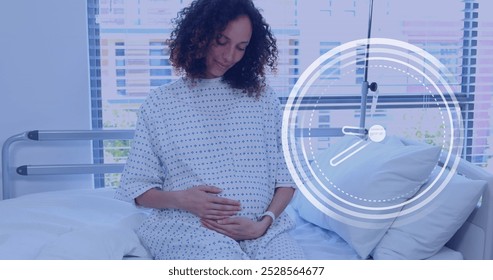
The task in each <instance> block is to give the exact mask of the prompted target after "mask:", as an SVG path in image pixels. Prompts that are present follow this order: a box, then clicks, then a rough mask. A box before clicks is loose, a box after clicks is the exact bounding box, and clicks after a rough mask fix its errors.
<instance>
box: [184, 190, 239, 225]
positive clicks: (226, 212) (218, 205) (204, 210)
mask: <svg viewBox="0 0 493 280" xmlns="http://www.w3.org/2000/svg"><path fill="white" fill-rule="evenodd" d="M221 191H222V190H221V189H220V188H217V187H214V186H207V185H200V186H195V187H192V188H190V189H187V190H184V191H180V195H179V196H178V197H177V199H178V201H177V202H178V203H179V204H180V207H179V208H181V209H183V210H187V211H189V212H191V213H193V214H195V215H196V216H198V217H199V218H201V219H211V220H220V219H225V218H228V217H231V216H233V215H235V214H236V213H238V211H240V210H241V207H240V202H239V201H237V200H232V199H228V198H223V197H219V196H217V194H219V193H221Z"/></svg>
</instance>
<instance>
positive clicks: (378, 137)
mask: <svg viewBox="0 0 493 280" xmlns="http://www.w3.org/2000/svg"><path fill="white" fill-rule="evenodd" d="M348 128H349V129H358V130H361V129H360V128H359V127H349V126H344V127H343V128H342V132H343V133H344V134H346V135H362V133H357V132H350V131H348V130H347V129H348ZM364 135H365V136H366V133H365V134H364ZM385 136H386V131H385V128H384V127H383V126H381V125H378V124H376V125H373V126H372V127H370V129H369V131H368V138H369V139H370V140H371V141H367V139H366V137H365V138H362V139H360V140H359V141H357V142H356V143H354V144H352V145H351V146H349V147H348V148H346V149H345V150H343V151H342V152H340V153H338V154H337V155H335V156H334V157H332V158H331V159H330V161H329V163H330V165H332V166H337V165H339V164H341V163H342V162H344V161H345V160H346V159H348V158H350V157H351V156H353V155H354V154H356V153H357V152H359V151H361V150H363V149H364V148H365V147H366V146H368V145H369V144H370V143H371V142H377V143H378V142H381V141H383V139H385Z"/></svg>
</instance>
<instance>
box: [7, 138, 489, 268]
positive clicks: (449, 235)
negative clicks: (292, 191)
mask: <svg viewBox="0 0 493 280" xmlns="http://www.w3.org/2000/svg"><path fill="white" fill-rule="evenodd" d="M132 137H133V131H131V130H101V131H91V130H87V131H85V130H84V131H80V130H78V131H28V132H24V133H21V134H18V135H14V136H12V137H10V138H9V139H7V140H6V141H5V143H4V145H3V149H2V183H3V184H2V185H3V192H2V193H3V200H2V201H0V259H149V258H150V255H149V254H148V252H147V250H146V249H145V248H144V246H143V245H142V244H141V243H140V242H139V239H138V237H137V235H136V233H135V230H136V228H137V227H138V226H139V224H140V222H141V221H142V220H143V219H144V218H145V217H146V215H147V213H148V210H146V209H144V208H139V207H136V206H134V205H133V204H130V203H127V202H123V201H119V200H116V199H114V198H113V194H114V192H115V189H113V188H99V189H70V186H67V189H66V190H60V191H43V190H41V189H39V190H37V192H36V193H32V194H25V195H20V196H18V195H17V194H16V190H15V188H14V184H13V182H14V181H15V180H16V179H19V178H24V177H25V176H28V177H34V178H40V177H42V176H46V175H47V174H48V175H56V174H74V175H75V174H102V173H119V172H121V171H122V170H123V164H55V165H53V164H50V165H29V164H27V165H24V164H23V165H16V166H11V163H12V162H13V159H12V154H13V153H12V151H14V150H15V149H21V148H23V147H25V145H24V144H25V143H26V142H27V143H28V144H32V145H36V144H37V143H39V142H43V141H50V142H52V141H55V142H57V141H63V142H65V141H80V140H84V141H93V140H103V139H131V138H132ZM19 143H24V144H23V145H18V144H19ZM457 170H458V174H457V175H456V176H460V178H459V179H458V181H457V182H459V184H460V188H459V190H463V189H467V188H469V186H470V185H471V183H474V184H476V185H478V184H479V185H480V186H481V192H480V193H479V194H475V195H471V196H469V200H470V201H468V202H467V203H465V202H464V203H463V202H456V201H450V202H447V205H448V206H449V207H448V208H447V207H445V208H447V209H448V210H455V212H454V213H451V214H450V216H443V215H448V214H447V212H446V211H445V210H444V211H441V210H440V209H441V208H440V209H435V211H433V212H432V213H431V214H430V215H429V216H430V217H431V218H432V219H435V220H432V221H427V222H428V224H426V223H425V224H424V226H423V227H419V226H416V225H413V224H411V225H409V226H408V227H406V226H404V227H402V228H396V229H393V230H392V227H390V228H387V229H386V230H387V232H385V233H384V234H385V235H384V236H383V237H382V238H380V241H379V242H378V243H377V244H376V246H375V248H373V249H372V252H371V253H370V254H368V256H366V255H362V254H360V253H359V252H358V250H357V249H355V245H354V244H352V243H351V242H352V241H353V240H348V239H347V238H346V239H344V238H342V237H341V236H340V234H339V233H338V231H337V230H331V229H328V228H327V227H324V226H323V225H321V224H318V223H317V222H316V221H315V222H314V221H313V220H311V218H312V217H311V216H306V215H307V214H306V213H304V214H303V213H302V212H303V209H302V208H303V207H302V206H303V205H301V206H300V204H299V203H303V200H302V199H301V198H300V196H301V194H300V193H297V197H296V198H295V199H294V200H293V201H297V202H298V204H297V205H295V204H293V205H290V206H288V208H287V209H286V211H287V212H288V214H289V215H290V216H291V217H292V219H293V220H294V221H295V223H296V228H295V229H294V230H293V231H292V232H291V234H292V235H293V237H294V238H295V239H296V240H297V241H298V242H299V243H300V245H301V246H302V247H303V249H304V251H305V255H306V258H307V259H371V258H375V259H381V258H383V259H384V258H396V259H399V258H401V259H406V258H412V259H414V258H419V259H493V196H492V191H493V176H492V175H491V174H489V173H488V172H485V171H484V170H483V169H481V168H480V167H477V166H474V165H473V164H471V163H469V162H467V161H465V160H461V161H460V163H459V165H458V169H457ZM461 180H462V181H461ZM458 195H459V200H460V201H463V200H465V199H466V198H465V197H467V195H464V194H462V193H460V194H458ZM463 204H467V205H463ZM471 205H472V206H471ZM466 206H467V207H466ZM461 207H464V209H461ZM448 210H447V211H448ZM434 214H436V215H442V216H436V217H434V216H433V215H434ZM417 222H418V223H419V222H420V221H417ZM443 222H445V225H443V224H442V223H443ZM430 223H431V225H432V226H431V228H436V227H438V228H439V229H445V230H446V232H440V233H434V232H427V228H430V226H429V225H430ZM437 223H438V224H437ZM409 228H411V229H420V230H421V232H412V230H411V231H410V232H406V230H407V229H409ZM364 232H365V229H360V232H358V234H361V233H364ZM435 234H436V235H435ZM386 238H387V239H389V240H390V241H389V242H384V240H385V239H386ZM423 238H425V239H423ZM392 240H394V241H392ZM402 244H404V245H405V246H404V247H405V248H397V249H396V248H392V247H393V246H397V247H399V246H401V245H402ZM415 244H418V245H416V246H415ZM419 244H422V245H424V246H427V247H433V246H434V247H436V248H424V249H420V248H416V247H418V246H419ZM430 244H431V245H430ZM406 246H407V247H406ZM382 247H383V248H382ZM378 252H380V253H378ZM382 252H383V253H382ZM389 252H390V253H389ZM377 253H378V254H377Z"/></svg>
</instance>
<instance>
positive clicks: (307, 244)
mask: <svg viewBox="0 0 493 280" xmlns="http://www.w3.org/2000/svg"><path fill="white" fill-rule="evenodd" d="M286 212H287V213H288V214H289V216H290V217H291V218H292V219H293V220H294V221H295V223H296V228H295V229H294V230H292V231H291V236H292V237H293V238H294V239H295V240H296V241H298V243H299V244H300V245H301V247H302V248H303V251H304V252H305V257H306V259H308V260H361V257H360V256H359V255H358V254H357V253H356V251H355V250H353V249H352V248H351V247H350V246H349V244H348V243H347V242H346V241H344V239H342V238H341V237H340V236H339V235H337V234H336V233H335V232H333V231H330V230H326V229H323V228H321V227H318V226H316V225H314V224H312V223H310V222H307V221H305V220H303V219H302V218H300V217H299V216H298V214H297V213H296V210H294V209H293V208H292V207H290V206H288V207H287V208H286ZM429 259H430V260H462V259H464V258H463V256H462V254H461V253H460V252H457V251H454V250H452V249H450V248H447V247H443V248H442V249H441V250H440V251H439V252H438V253H437V254H436V255H434V256H432V257H431V258H429Z"/></svg>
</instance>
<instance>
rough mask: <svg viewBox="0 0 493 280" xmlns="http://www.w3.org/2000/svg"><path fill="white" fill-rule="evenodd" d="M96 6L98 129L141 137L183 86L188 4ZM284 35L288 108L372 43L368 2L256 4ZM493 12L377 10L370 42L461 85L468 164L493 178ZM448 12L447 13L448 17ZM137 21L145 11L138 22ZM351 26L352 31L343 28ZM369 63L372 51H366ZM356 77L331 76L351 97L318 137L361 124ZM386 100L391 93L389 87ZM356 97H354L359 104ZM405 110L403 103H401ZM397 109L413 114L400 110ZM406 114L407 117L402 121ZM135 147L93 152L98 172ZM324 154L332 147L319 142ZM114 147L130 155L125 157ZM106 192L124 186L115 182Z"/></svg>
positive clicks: (323, 118)
mask: <svg viewBox="0 0 493 280" xmlns="http://www.w3.org/2000/svg"><path fill="white" fill-rule="evenodd" d="M123 2H124V1H111V0H88V1H87V3H88V23H89V25H88V28H89V48H90V54H91V55H90V67H91V98H92V101H93V102H92V105H93V108H92V112H93V120H92V124H93V128H105V129H110V128H118V129H126V128H133V127H134V125H135V120H136V111H137V110H138V108H139V106H140V104H141V102H142V101H143V100H144V99H145V97H146V95H147V93H148V92H149V91H150V90H151V88H154V87H156V86H160V85H162V84H166V83H169V82H171V81H173V80H175V79H176V78H177V77H176V76H175V73H174V72H173V69H172V67H171V65H170V62H169V60H168V55H169V54H168V52H167V48H166V44H165V39H166V38H168V37H169V34H170V32H171V26H170V25H169V24H170V22H171V19H172V18H174V17H175V15H176V13H177V12H178V11H179V10H180V9H182V8H183V7H185V6H187V5H188V4H189V3H190V2H191V1H190V0H140V1H128V2H125V3H123ZM255 2H256V4H257V5H258V6H259V7H260V8H262V9H263V11H264V16H265V17H266V19H267V21H268V22H269V23H270V25H271V27H272V30H273V32H274V34H275V35H276V38H277V42H278V47H279V50H280V57H279V61H278V73H277V74H276V75H272V76H270V77H269V82H270V85H271V86H272V87H274V89H275V90H276V91H277V92H278V94H279V97H280V98H281V100H282V101H286V97H287V96H288V95H289V93H290V91H291V89H292V88H293V86H294V85H295V84H296V82H297V81H298V78H299V76H300V75H301V74H302V73H303V71H304V70H305V69H306V68H307V67H308V66H309V65H310V64H311V63H312V62H313V61H314V60H315V59H317V58H318V57H319V56H320V55H321V54H323V53H325V52H327V51H330V50H331V49H333V48H334V47H336V46H339V45H341V44H343V43H345V42H348V41H352V40H356V39H361V38H366V36H367V32H368V16H369V0H358V1H344V0H256V1H255ZM492 3H493V2H491V1H487V0H436V1H426V0H416V1H399V4H396V1H391V0H382V1H375V2H374V7H373V21H372V34H371V35H372V37H382V38H392V39H397V40H401V41H405V42H408V43H410V44H413V45H415V46H417V47H420V48H422V49H424V50H426V51H427V52H429V53H430V54H432V55H433V56H435V57H436V58H437V59H438V60H439V61H440V62H441V63H443V64H444V65H445V66H446V67H447V68H448V70H449V71H450V72H451V73H452V74H453V75H454V78H455V80H457V81H460V83H457V84H455V85H454V87H456V88H457V91H456V93H457V95H460V96H461V109H462V112H463V118H464V124H465V136H466V140H465V143H464V144H465V147H464V157H465V158H466V159H468V160H469V161H471V162H473V163H475V164H478V165H481V166H484V167H485V168H487V169H489V170H490V171H493V159H492V158H493V151H492V150H491V149H492V143H493V133H492V127H493V115H492V114H491V112H492V111H493V108H492V107H493V105H492V104H493V101H492V100H493V99H492V94H493V93H492V92H493V78H491V73H492V72H493V43H492V42H493V15H492V13H493V4H492ZM444 10H446V12H441V11H444ZM135 11H140V12H139V13H135ZM341 26H344V28H341ZM358 54H359V55H364V48H362V49H361V50H359V51H358ZM358 66H359V67H357V68H356V69H355V71H354V72H353V73H351V74H350V75H348V74H347V73H344V71H341V70H340V68H339V66H338V65H334V67H333V69H328V70H327V71H330V72H331V75H328V76H327V77H328V78H327V82H328V83H337V84H338V86H337V87H333V88H331V93H330V94H331V95H334V96H335V93H337V94H340V95H347V96H353V97H354V98H352V97H348V98H339V99H338V100H336V101H337V104H333V102H334V100H332V99H331V100H330V102H329V101H327V102H328V104H327V111H324V112H323V113H320V115H319V117H317V120H319V122H320V127H330V126H334V125H336V123H337V120H338V119H341V118H352V119H355V118H358V117H359V107H358V106H359V103H358V102H359V101H358V99H357V96H358V94H359V92H360V89H359V84H360V83H361V81H362V80H363V74H364V68H363V67H364V66H363V65H358ZM370 79H375V80H378V83H379V84H380V85H386V89H385V90H388V91H393V92H394V93H395V94H404V93H409V92H415V93H416V94H419V90H420V89H419V87H418V86H416V84H415V81H413V80H412V79H411V78H409V77H408V78H402V77H396V76H395V75H394V76H392V75H387V76H381V77H374V76H372V74H371V72H370ZM382 90H384V88H383V87H382ZM354 93H356V94H354ZM399 102H401V101H399ZM399 102H397V103H398V104H397V105H396V106H397V107H396V108H400V107H402V108H405V107H406V106H407V105H406V104H404V103H402V102H403V101H402V102H401V103H399ZM402 108H401V109H400V110H401V111H402ZM373 113H374V115H375V116H378V117H381V118H382V119H383V118H391V117H392V112H391V110H388V109H384V108H377V109H376V110H374V112H373ZM128 144H129V143H128V142H118V141H109V142H107V143H95V145H94V147H95V148H94V158H95V160H96V161H98V162H103V161H105V162H121V161H124V160H125V155H126V153H127V152H128ZM319 144H320V145H321V146H320V147H319V148H323V147H324V145H325V146H327V145H330V141H327V139H320V143H319ZM116 147H123V150H120V151H118V152H117V150H118V149H115V148H116ZM97 180H99V181H98V182H99V183H98V185H99V186H103V185H111V184H117V183H115V182H116V181H114V180H113V179H111V180H110V179H108V178H107V180H106V182H103V180H104V179H103V178H97Z"/></svg>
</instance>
